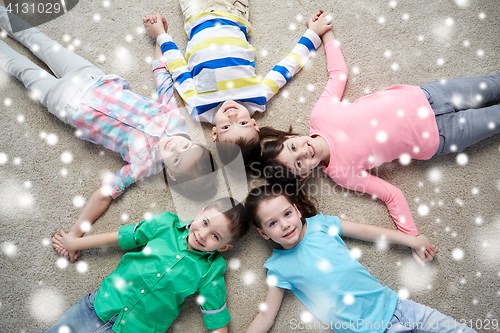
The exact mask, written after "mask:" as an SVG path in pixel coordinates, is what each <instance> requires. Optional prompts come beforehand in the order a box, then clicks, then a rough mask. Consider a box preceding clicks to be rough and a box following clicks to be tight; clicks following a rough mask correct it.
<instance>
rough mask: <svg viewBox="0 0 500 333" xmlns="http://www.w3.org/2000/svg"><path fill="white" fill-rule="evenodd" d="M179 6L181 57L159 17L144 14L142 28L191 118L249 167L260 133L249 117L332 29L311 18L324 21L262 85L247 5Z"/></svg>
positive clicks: (187, 0)
mask: <svg viewBox="0 0 500 333" xmlns="http://www.w3.org/2000/svg"><path fill="white" fill-rule="evenodd" d="M180 5H181V9H182V11H183V15H184V21H185V25H184V30H185V32H186V35H187V36H188V38H189V42H188V44H187V50H186V56H185V58H184V56H183V55H182V53H181V52H180V51H179V49H178V48H177V46H176V44H175V43H174V41H173V39H172V36H170V35H169V34H168V33H167V29H168V26H167V22H166V20H165V18H163V17H161V15H160V14H159V13H156V14H153V15H146V16H145V17H144V19H143V23H144V26H145V28H146V30H147V32H148V34H149V35H150V36H151V37H153V38H155V39H156V40H157V43H158V44H159V45H160V46H161V50H162V52H163V56H164V58H165V61H166V63H167V68H168V70H169V71H170V73H172V78H173V80H174V85H175V88H176V89H177V91H178V92H179V94H180V96H181V97H182V99H183V100H184V101H185V103H186V107H187V109H188V110H189V112H190V114H191V117H193V119H195V120H199V121H206V122H210V123H212V124H213V125H214V127H213V128H212V140H213V141H214V142H216V141H220V142H232V143H236V144H237V145H238V146H240V148H242V153H243V158H244V160H245V163H246V164H247V166H248V165H249V162H250V161H249V160H250V159H252V158H255V157H256V156H260V143H259V137H258V131H259V128H258V126H257V123H256V122H255V120H254V119H252V118H251V116H252V114H253V113H254V112H256V111H259V112H263V111H264V110H265V108H266V104H267V101H268V100H269V99H271V97H273V96H274V95H275V94H276V93H277V92H278V90H279V89H280V88H281V87H283V86H284V85H285V84H286V83H287V82H288V81H289V80H290V79H291V78H292V76H294V75H295V74H296V73H297V72H298V71H299V70H300V69H301V68H302V67H303V66H304V64H305V63H306V62H307V60H308V59H309V57H310V56H311V53H312V52H314V51H315V50H316V48H317V47H318V46H319V45H320V44H321V38H320V36H321V35H322V34H323V33H325V32H326V31H328V30H330V29H331V25H330V22H329V21H328V20H327V19H326V18H325V17H326V14H325V13H323V12H322V11H319V12H318V14H316V16H315V18H317V17H319V16H321V18H322V19H320V20H318V19H315V20H313V19H312V18H311V19H310V20H309V21H308V22H307V25H308V27H309V29H308V30H307V31H306V32H305V33H304V35H303V36H302V38H300V40H299V42H298V43H297V45H296V46H295V47H294V49H293V50H292V52H291V53H290V54H289V55H288V56H287V57H286V58H285V59H283V60H282V61H280V62H279V63H278V65H276V66H275V67H274V68H273V69H272V70H271V71H270V72H269V73H268V74H267V75H266V77H265V78H264V79H263V80H260V79H259V78H257V76H256V74H255V63H254V59H255V53H256V50H255V48H253V46H252V45H251V44H250V43H249V41H248V36H249V34H250V30H251V27H250V23H249V22H248V1H247V0H239V1H234V0H224V1H220V2H216V3H214V2H210V1H202V0H180ZM186 59H187V61H186ZM252 147H253V148H252Z"/></svg>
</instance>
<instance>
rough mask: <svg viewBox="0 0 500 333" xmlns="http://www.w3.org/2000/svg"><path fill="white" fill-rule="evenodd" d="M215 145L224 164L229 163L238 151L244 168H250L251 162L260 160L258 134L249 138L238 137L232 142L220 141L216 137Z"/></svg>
mask: <svg viewBox="0 0 500 333" xmlns="http://www.w3.org/2000/svg"><path fill="white" fill-rule="evenodd" d="M216 146H217V151H218V153H219V156H220V159H221V161H222V163H224V165H230V163H231V161H233V160H234V159H235V158H236V157H237V156H238V154H239V153H240V152H241V156H242V158H243V163H244V165H245V169H246V170H249V169H250V165H252V163H254V162H259V161H260V154H261V152H262V148H261V146H260V139H259V136H258V135H257V136H256V137H255V138H252V139H250V140H246V139H245V138H242V137H240V138H238V139H236V140H235V141H234V142H231V141H224V142H222V141H219V140H218V139H217V140H216Z"/></svg>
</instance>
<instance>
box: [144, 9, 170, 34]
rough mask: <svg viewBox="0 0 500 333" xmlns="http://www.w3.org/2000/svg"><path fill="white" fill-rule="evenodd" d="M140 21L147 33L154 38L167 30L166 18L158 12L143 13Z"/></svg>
mask: <svg viewBox="0 0 500 333" xmlns="http://www.w3.org/2000/svg"><path fill="white" fill-rule="evenodd" d="M142 23H143V24H144V28H145V29H146V32H147V33H148V35H150V36H151V37H153V38H155V39H156V37H158V36H159V35H161V34H163V33H165V32H167V31H168V24H167V20H166V19H165V18H164V17H163V16H161V15H160V13H158V12H157V13H156V14H150V15H144V17H143V18H142Z"/></svg>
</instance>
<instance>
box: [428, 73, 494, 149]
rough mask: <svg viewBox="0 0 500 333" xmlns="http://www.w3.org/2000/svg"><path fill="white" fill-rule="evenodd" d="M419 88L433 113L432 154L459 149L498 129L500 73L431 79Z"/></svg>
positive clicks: (492, 133) (488, 135)
mask: <svg viewBox="0 0 500 333" xmlns="http://www.w3.org/2000/svg"><path fill="white" fill-rule="evenodd" d="M420 88H422V90H423V91H424V93H425V95H426V96H427V99H428V100H429V103H430V105H431V107H432V109H433V110H434V113H435V114H436V123H437V127H438V130H439V148H438V150H437V152H436V154H434V156H438V155H443V154H447V153H452V152H459V151H462V150H464V149H465V148H467V147H469V146H471V145H473V144H475V143H477V142H479V141H481V140H483V139H486V138H487V137H490V136H492V135H494V134H497V133H500V105H499V104H498V103H500V74H497V75H491V76H481V77H471V78H459V79H450V80H441V81H434V82H431V83H427V84H424V85H422V86H421V87H420Z"/></svg>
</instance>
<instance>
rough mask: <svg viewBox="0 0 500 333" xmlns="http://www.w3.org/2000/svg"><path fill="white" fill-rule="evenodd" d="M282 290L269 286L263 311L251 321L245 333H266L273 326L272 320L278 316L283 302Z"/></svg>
mask: <svg viewBox="0 0 500 333" xmlns="http://www.w3.org/2000/svg"><path fill="white" fill-rule="evenodd" d="M284 292H285V290H284V289H283V288H279V287H275V286H269V289H268V290H267V296H266V303H265V304H266V306H265V310H262V311H260V312H259V314H258V315H257V317H255V319H254V320H253V321H252V323H251V324H250V326H248V328H247V331H246V332H247V333H259V332H267V331H269V329H270V328H271V327H272V326H273V324H274V320H275V319H276V316H277V315H278V311H279V309H280V306H281V301H282V300H283V294H284Z"/></svg>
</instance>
